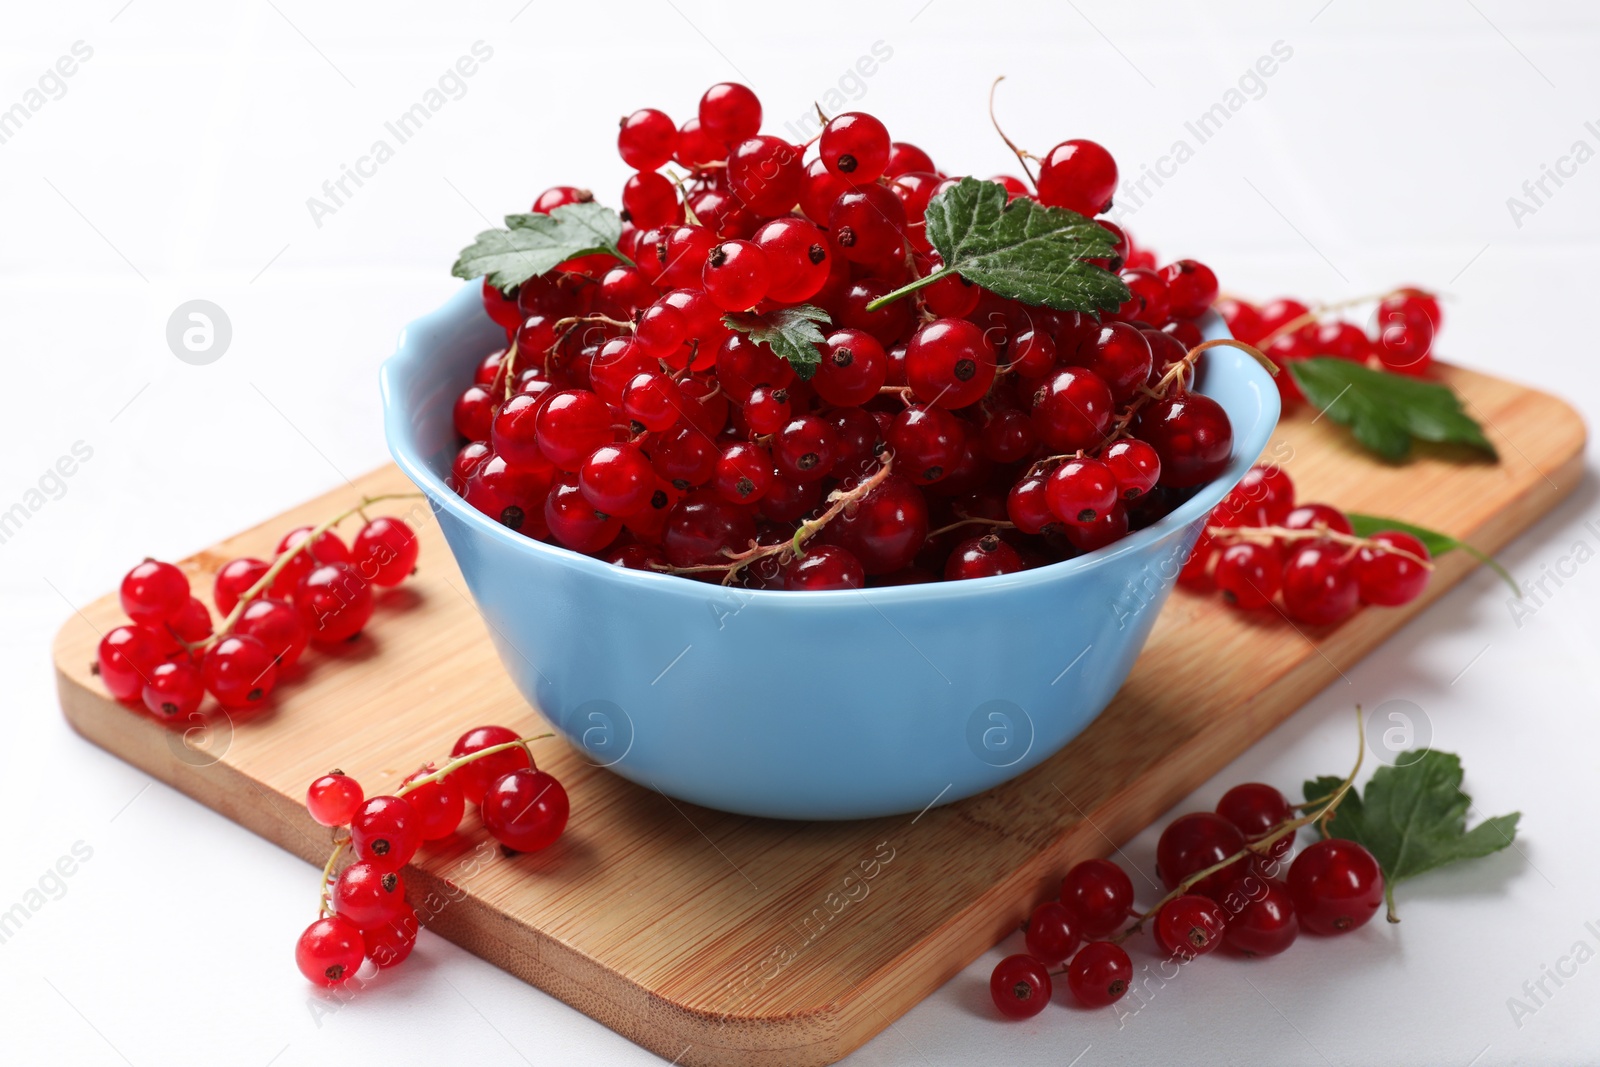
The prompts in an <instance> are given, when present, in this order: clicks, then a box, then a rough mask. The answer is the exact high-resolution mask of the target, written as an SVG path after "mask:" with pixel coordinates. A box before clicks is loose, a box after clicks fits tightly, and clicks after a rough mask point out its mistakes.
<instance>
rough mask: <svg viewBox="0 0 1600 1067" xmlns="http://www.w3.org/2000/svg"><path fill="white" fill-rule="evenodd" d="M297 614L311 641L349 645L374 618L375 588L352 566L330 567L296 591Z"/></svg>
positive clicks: (304, 581) (318, 571)
mask: <svg viewBox="0 0 1600 1067" xmlns="http://www.w3.org/2000/svg"><path fill="white" fill-rule="evenodd" d="M294 606H295V610H297V611H298V612H299V613H300V621H301V622H303V623H304V624H305V627H306V631H307V634H308V635H309V636H310V638H311V640H313V641H315V642H317V643H318V644H322V645H335V644H338V643H339V642H341V641H349V640H351V639H352V638H354V637H355V636H356V635H357V634H359V633H360V632H361V629H362V627H364V626H366V625H367V620H368V619H370V618H372V586H371V584H370V583H368V582H364V581H362V580H361V575H359V574H357V573H356V569H355V568H354V567H352V566H351V565H350V564H348V563H329V564H326V565H325V566H321V567H318V568H317V569H316V570H314V571H312V572H311V573H310V574H308V575H306V576H305V578H303V579H302V580H301V582H300V588H299V589H297V590H295V595H294Z"/></svg>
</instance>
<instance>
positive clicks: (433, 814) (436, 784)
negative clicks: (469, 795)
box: [404, 763, 467, 841]
mask: <svg viewBox="0 0 1600 1067" xmlns="http://www.w3.org/2000/svg"><path fill="white" fill-rule="evenodd" d="M433 771H434V767H433V764H431V763H430V764H428V766H426V767H424V768H422V769H421V770H419V771H416V772H415V773H413V774H409V775H407V776H406V780H405V783H404V784H405V785H411V783H412V782H414V781H416V780H417V779H419V778H424V777H427V776H428V775H431V774H432V773H433ZM405 801H406V803H407V804H410V805H411V810H413V811H415V812H416V813H417V831H418V832H419V833H420V834H421V835H422V839H423V840H424V841H438V840H440V839H442V838H446V837H449V836H450V835H451V834H453V833H455V832H456V828H457V827H458V826H460V825H461V817H462V815H463V814H465V812H466V807H467V799H466V796H465V795H464V794H463V793H462V791H461V783H460V782H459V781H458V780H457V779H456V777H455V775H453V774H450V775H446V776H445V777H443V778H441V779H438V780H437V781H432V782H424V783H423V784H421V785H418V786H412V788H410V789H409V790H407V792H406V795H405Z"/></svg>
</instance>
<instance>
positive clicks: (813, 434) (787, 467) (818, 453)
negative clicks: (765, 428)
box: [772, 415, 839, 482]
mask: <svg viewBox="0 0 1600 1067" xmlns="http://www.w3.org/2000/svg"><path fill="white" fill-rule="evenodd" d="M772 459H773V462H774V463H775V464H776V465H777V468H778V473H780V474H781V475H783V477H785V478H787V479H789V480H790V481H796V482H810V481H819V480H820V479H822V478H826V477H827V476H828V475H829V474H830V473H832V471H833V467H834V464H835V463H836V462H838V459H839V435H838V434H837V433H835V432H834V429H833V427H832V426H831V425H830V424H829V423H828V422H826V421H825V420H823V419H821V418H818V417H817V416H816V415H802V416H800V417H799V418H796V419H791V420H789V421H788V422H787V423H785V424H784V426H783V428H782V429H780V430H779V431H778V433H777V435H776V436H775V437H774V438H773V443H772Z"/></svg>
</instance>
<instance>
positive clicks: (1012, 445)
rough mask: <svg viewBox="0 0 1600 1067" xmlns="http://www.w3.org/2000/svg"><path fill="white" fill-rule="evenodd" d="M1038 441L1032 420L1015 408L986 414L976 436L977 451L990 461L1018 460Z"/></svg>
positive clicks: (1009, 461)
mask: <svg viewBox="0 0 1600 1067" xmlns="http://www.w3.org/2000/svg"><path fill="white" fill-rule="evenodd" d="M1038 442H1039V439H1038V438H1037V437H1035V436H1034V434H1033V422H1032V420H1030V419H1029V418H1028V416H1026V415H1024V414H1023V413H1022V412H1020V411H1017V410H1016V409H1015V408H1002V409H1000V410H998V411H994V412H992V413H990V414H989V416H988V417H987V418H986V419H985V420H984V422H983V426H982V428H981V429H980V431H979V435H978V448H979V450H980V451H981V452H982V453H983V456H984V458H985V459H987V460H989V461H991V462H993V463H1021V462H1022V461H1023V460H1024V459H1027V458H1028V457H1029V456H1030V455H1032V454H1033V449H1034V446H1035V445H1036V444H1038Z"/></svg>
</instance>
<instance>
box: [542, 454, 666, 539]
mask: <svg viewBox="0 0 1600 1067" xmlns="http://www.w3.org/2000/svg"><path fill="white" fill-rule="evenodd" d="M578 489H579V490H580V491H581V492H582V493H583V498H584V499H585V500H587V501H588V502H589V504H590V505H591V506H593V507H594V509H595V510H596V511H599V512H603V513H604V514H606V515H617V516H629V515H635V514H637V513H638V512H641V511H643V510H644V509H645V508H647V507H649V506H650V497H651V494H653V493H654V492H655V489H656V472H655V469H654V468H653V467H652V466H651V465H650V459H649V457H648V456H646V455H645V454H644V452H643V451H641V450H640V448H639V446H638V445H634V444H621V445H601V446H600V447H599V448H597V449H595V450H594V451H593V452H592V453H590V454H589V458H588V459H586V460H584V461H583V467H582V469H581V470H580V471H579V472H578ZM551 528H552V529H554V524H552V527H551Z"/></svg>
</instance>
